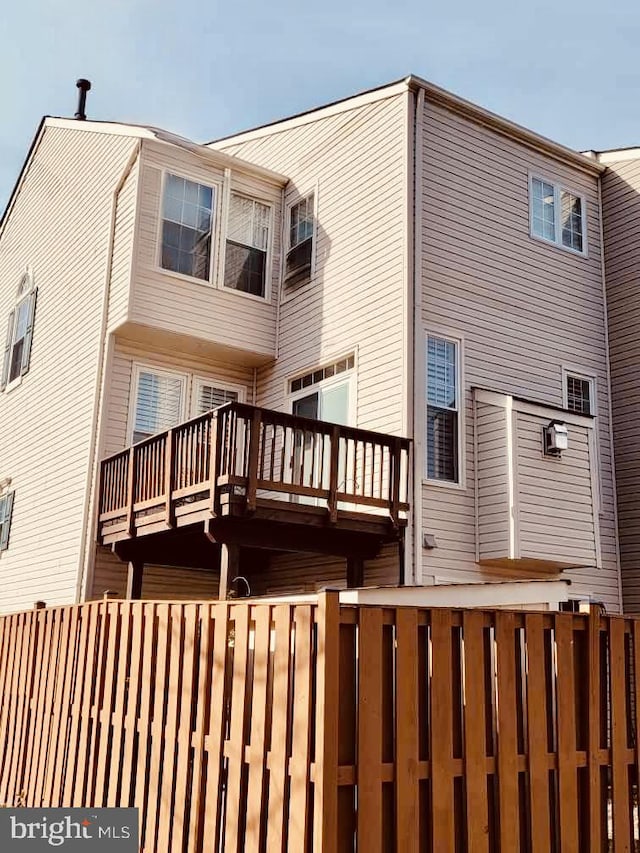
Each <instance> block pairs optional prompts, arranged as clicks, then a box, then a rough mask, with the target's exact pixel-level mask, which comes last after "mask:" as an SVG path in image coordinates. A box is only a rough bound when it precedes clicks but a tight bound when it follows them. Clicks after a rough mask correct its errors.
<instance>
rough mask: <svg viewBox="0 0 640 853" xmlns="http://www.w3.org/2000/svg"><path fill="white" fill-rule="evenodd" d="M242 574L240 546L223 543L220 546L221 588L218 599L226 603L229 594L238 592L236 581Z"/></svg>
mask: <svg viewBox="0 0 640 853" xmlns="http://www.w3.org/2000/svg"><path fill="white" fill-rule="evenodd" d="M239 574H240V546H239V545H230V544H229V543H227V542H222V543H221V545H220V587H219V589H218V598H219V599H220V601H225V600H226V599H227V598H229V593H235V592H237V590H236V587H235V585H234V581H235V579H236V578H237V577H238V575H239Z"/></svg>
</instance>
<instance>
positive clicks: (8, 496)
mask: <svg viewBox="0 0 640 853" xmlns="http://www.w3.org/2000/svg"><path fill="white" fill-rule="evenodd" d="M9 482H10V481H9ZM5 501H8V502H9V512H8V514H7V515H6V519H5V522H3V524H2V525H0V557H2V555H3V554H4V552H5V551H8V550H9V544H10V540H11V524H12V522H13V510H14V508H15V489H10V488H9V487H8V486H7V487H5V488H4V489H0V520H1V519H2V518H3V516H4V514H5V512H6V510H5V508H4V506H3V504H4V502H5ZM4 523H6V524H7V533H6V536H3V533H2V528H3V526H4Z"/></svg>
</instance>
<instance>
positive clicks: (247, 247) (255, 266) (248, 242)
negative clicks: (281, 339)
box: [224, 194, 271, 296]
mask: <svg viewBox="0 0 640 853" xmlns="http://www.w3.org/2000/svg"><path fill="white" fill-rule="evenodd" d="M270 222H271V209H270V207H269V206H268V205H266V204H261V203H260V202H259V201H255V200H253V199H250V198H244V197H243V196H239V195H233V194H232V195H231V201H230V204H229V218H228V222H227V247H226V253H225V264H224V285H225V287H231V288H233V289H234V290H241V291H243V293H252V294H253V295H254V296H264V295H265V281H266V273H267V251H268V249H269V229H270Z"/></svg>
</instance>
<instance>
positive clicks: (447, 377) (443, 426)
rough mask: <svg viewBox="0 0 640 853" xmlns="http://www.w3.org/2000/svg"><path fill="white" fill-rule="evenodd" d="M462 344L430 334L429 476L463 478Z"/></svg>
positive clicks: (438, 478)
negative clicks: (461, 417)
mask: <svg viewBox="0 0 640 853" xmlns="http://www.w3.org/2000/svg"><path fill="white" fill-rule="evenodd" d="M459 359H460V354H459V344H458V342H457V341H452V340H447V339H446V338H441V337H437V336H435V335H428V336H427V478H428V479H429V480H442V481H444V482H448V483H458V482H459V479H460V460H459V446H458V444H459V442H458V436H459V428H460V423H459V422H460V388H459V384H460V379H459V373H460V371H459Z"/></svg>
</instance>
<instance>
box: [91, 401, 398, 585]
mask: <svg viewBox="0 0 640 853" xmlns="http://www.w3.org/2000/svg"><path fill="white" fill-rule="evenodd" d="M409 451H410V441H409V439H405V438H399V437H396V436H390V435H386V434H383V433H376V432H371V431H367V430H359V429H355V428H352V427H346V426H342V425H338V424H330V423H326V422H323V421H315V420H311V419H307V418H301V417H298V416H293V415H288V414H284V413H281V412H274V411H271V410H268V409H260V408H257V407H254V406H248V405H245V404H241V403H230V404H228V405H226V406H224V407H222V408H221V409H218V410H217V411H215V412H208V413H207V414H205V415H202V416H200V417H198V418H195V419H193V420H191V421H188V422H187V423H184V424H180V425H178V426H176V427H173V428H172V429H170V430H167V431H166V432H163V433H159V434H158V435H155V436H152V437H151V438H148V439H146V440H145V441H142V442H140V443H138V444H136V445H133V446H132V447H130V448H128V449H127V450H125V451H123V452H121V453H118V454H116V455H114V456H112V457H109V458H108V459H105V460H104V461H103V462H102V466H101V480H100V512H99V522H98V540H99V541H100V542H101V543H103V544H105V545H111V546H112V548H113V550H114V551H115V553H116V554H117V555H118V556H119V557H120V558H121V559H122V560H124V561H126V562H128V563H129V564H130V570H129V575H130V577H129V594H130V597H137V595H136V593H138V595H139V588H140V577H141V574H142V567H143V566H144V564H145V563H146V564H160V565H165V566H182V567H196V568H213V570H217V571H219V572H220V597H221V598H224V597H226V594H227V592H228V590H229V589H230V587H231V585H232V584H233V582H234V579H235V577H236V576H237V575H241V574H243V573H244V572H245V570H246V565H247V563H248V561H250V562H251V567H252V570H256V568H258V569H262V570H264V569H265V567H266V566H268V555H269V553H272V554H273V553H285V552H289V553H300V554H304V553H315V554H327V555H333V556H336V557H342V558H345V560H346V563H347V582H348V585H352V586H358V585H361V583H362V563H363V560H366V559H370V558H372V557H375V556H376V555H377V554H378V553H379V550H380V548H381V547H382V545H383V544H385V543H388V542H394V541H395V542H398V544H399V549H400V554H402V543H403V539H404V528H405V526H406V515H407V512H408V509H409V503H408V488H407V480H408V470H409ZM400 562H402V558H401V559H400ZM313 580H314V578H313V577H311V576H310V577H309V581H310V582H311V581H313Z"/></svg>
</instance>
